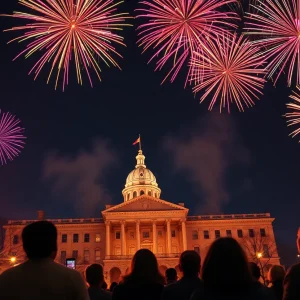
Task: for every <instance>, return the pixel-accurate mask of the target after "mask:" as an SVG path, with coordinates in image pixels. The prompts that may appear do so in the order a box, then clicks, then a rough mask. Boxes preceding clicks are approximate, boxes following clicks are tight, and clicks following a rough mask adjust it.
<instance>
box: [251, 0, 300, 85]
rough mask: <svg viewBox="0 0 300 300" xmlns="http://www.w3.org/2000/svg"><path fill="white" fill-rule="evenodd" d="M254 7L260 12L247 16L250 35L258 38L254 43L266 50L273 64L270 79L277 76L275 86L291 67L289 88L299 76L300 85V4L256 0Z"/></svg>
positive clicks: (289, 1) (270, 66) (288, 79)
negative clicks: (294, 77) (294, 78)
mask: <svg viewBox="0 0 300 300" xmlns="http://www.w3.org/2000/svg"><path fill="white" fill-rule="evenodd" d="M253 7H254V8H255V11H256V13H249V14H247V22H246V29H247V30H248V32H247V34H250V35H253V36H254V37H255V38H256V40H255V41H254V43H256V44H258V45H259V46H261V47H262V49H263V51H264V53H265V55H266V58H267V59H268V61H269V62H268V65H267V67H266V68H267V70H268V73H269V74H268V77H269V78H273V77H274V85H275V84H276V82H277V80H278V78H279V77H280V75H281V74H282V73H283V72H284V70H285V68H287V70H288V77H287V82H288V86H291V83H292V78H293V76H294V75H295V73H296V82H297V84H300V76H299V75H300V57H299V51H300V1H299V0H280V1H278V0H264V1H262V0H256V2H255V4H254V5H253ZM275 73H276V74H275Z"/></svg>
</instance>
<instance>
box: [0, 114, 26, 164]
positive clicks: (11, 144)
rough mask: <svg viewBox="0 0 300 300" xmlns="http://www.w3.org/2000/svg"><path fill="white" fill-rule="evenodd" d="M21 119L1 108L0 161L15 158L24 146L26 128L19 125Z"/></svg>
mask: <svg viewBox="0 0 300 300" xmlns="http://www.w3.org/2000/svg"><path fill="white" fill-rule="evenodd" d="M19 124H20V120H18V119H16V117H15V116H13V115H12V114H10V113H1V110H0V163H1V164H2V165H4V164H6V163H7V161H8V160H13V159H14V158H15V157H16V156H18V155H19V154H20V152H21V149H23V148H24V144H25V142H24V139H26V138H25V136H24V135H23V132H24V129H23V128H21V127H20V126H19Z"/></svg>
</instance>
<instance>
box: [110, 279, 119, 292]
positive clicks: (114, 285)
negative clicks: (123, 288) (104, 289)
mask: <svg viewBox="0 0 300 300" xmlns="http://www.w3.org/2000/svg"><path fill="white" fill-rule="evenodd" d="M117 285H118V283H117V282H115V281H114V282H112V284H111V285H110V288H109V291H110V292H113V291H114V289H115V287H116V286H117Z"/></svg>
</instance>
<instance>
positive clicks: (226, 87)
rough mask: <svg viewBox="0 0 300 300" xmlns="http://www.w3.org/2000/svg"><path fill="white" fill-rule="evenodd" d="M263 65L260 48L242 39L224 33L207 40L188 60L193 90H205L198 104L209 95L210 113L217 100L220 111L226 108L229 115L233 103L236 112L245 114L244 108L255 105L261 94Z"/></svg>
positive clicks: (263, 80) (263, 81)
mask: <svg viewBox="0 0 300 300" xmlns="http://www.w3.org/2000/svg"><path fill="white" fill-rule="evenodd" d="M264 62H265V59H264V56H263V55H262V54H261V52H260V49H259V47H256V46H253V45H252V44H251V42H250V41H248V40H247V39H245V38H244V37H243V36H240V37H239V38H238V37H237V35H236V34H233V35H227V34H224V35H223V36H220V37H218V38H216V39H214V40H210V39H209V40H207V45H206V46H205V47H204V48H202V49H201V51H200V52H195V53H194V54H193V55H192V58H191V66H192V69H191V70H192V72H191V77H190V80H191V82H193V83H194V84H195V86H194V88H193V91H194V92H195V93H197V92H199V91H201V90H202V89H204V90H205V91H204V94H203V95H202V97H201V98H200V103H202V102H203V101H204V100H205V99H206V98H208V96H212V100H211V102H210V105H209V110H212V108H213V107H214V105H215V104H216V102H217V101H220V112H221V111H222V109H224V108H225V107H226V108H227V110H228V112H230V106H231V104H233V103H234V104H235V105H236V106H237V108H238V109H239V111H244V107H245V106H246V107H247V108H248V107H251V106H253V105H254V101H253V98H255V99H259V95H261V94H262V90H263V87H264V83H265V79H264V78H263V76H264V75H265V69H264V67H263V65H264ZM198 69H200V72H198ZM199 74H201V78H199Z"/></svg>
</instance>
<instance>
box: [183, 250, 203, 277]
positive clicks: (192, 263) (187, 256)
mask: <svg viewBox="0 0 300 300" xmlns="http://www.w3.org/2000/svg"><path fill="white" fill-rule="evenodd" d="M200 265H201V258H200V255H199V254H198V253H197V252H196V251H193V250H187V251H184V252H182V253H181V256H180V259H179V268H180V271H181V272H182V273H183V276H185V277H186V276H188V277H190V276H199V272H200Z"/></svg>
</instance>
